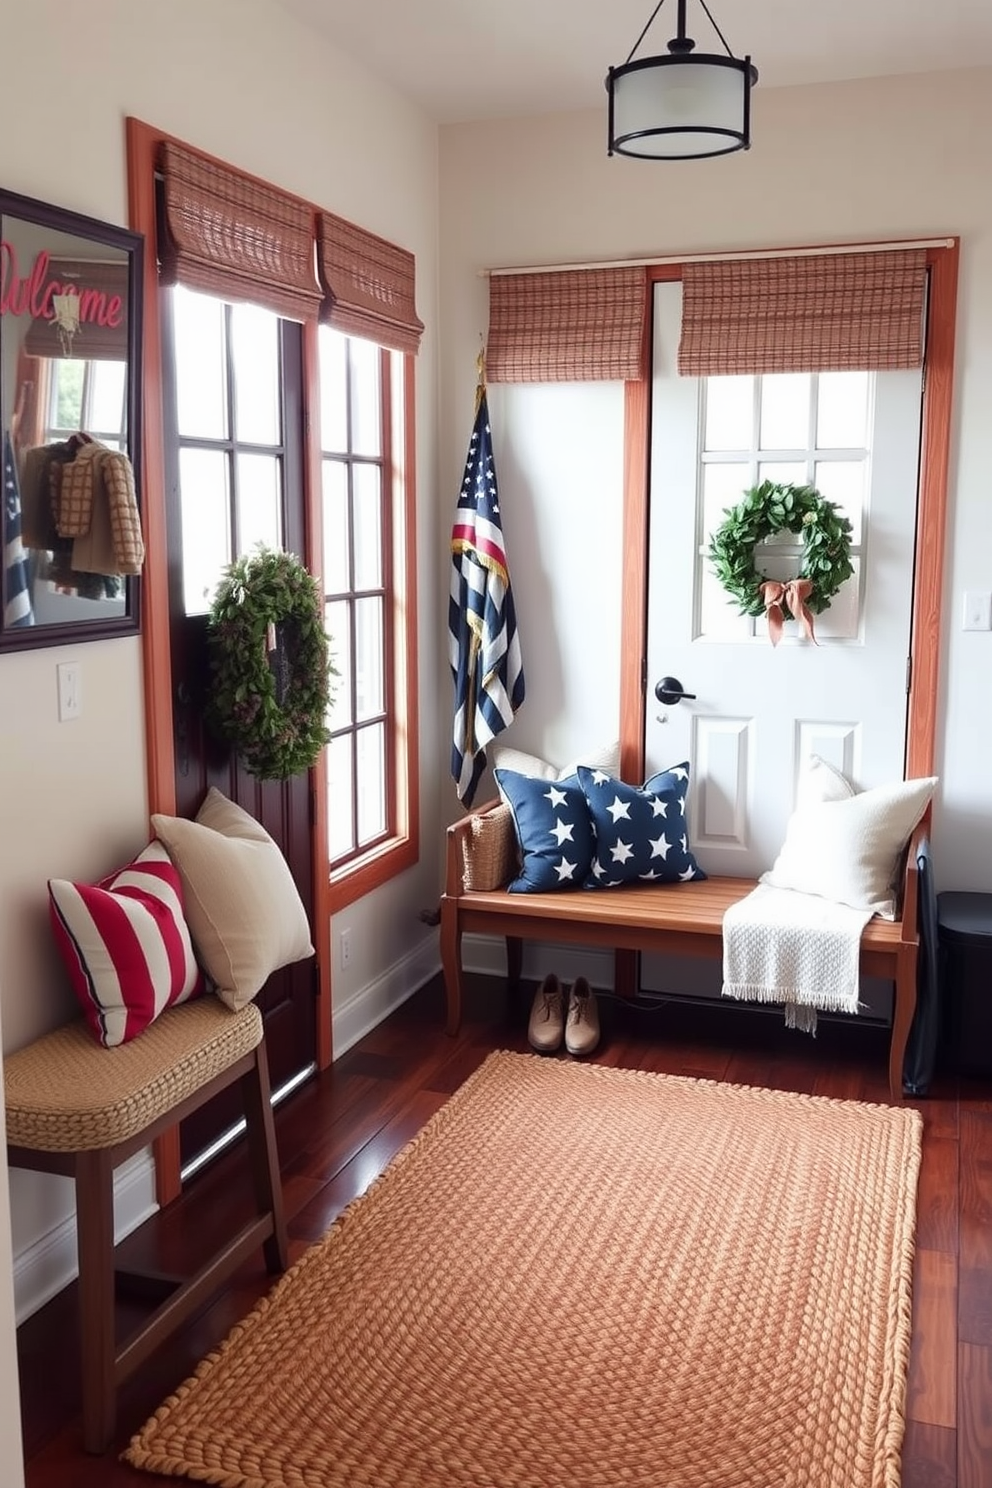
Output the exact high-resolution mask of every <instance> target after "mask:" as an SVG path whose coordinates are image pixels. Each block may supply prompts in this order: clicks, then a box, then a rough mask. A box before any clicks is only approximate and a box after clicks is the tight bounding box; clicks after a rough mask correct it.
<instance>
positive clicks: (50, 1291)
mask: <svg viewBox="0 0 992 1488" xmlns="http://www.w3.org/2000/svg"><path fill="white" fill-rule="evenodd" d="M33 1176H35V1177H36V1178H37V1179H38V1182H43V1181H44V1177H45V1175H44V1174H41V1173H39V1174H35V1175H33ZM157 1208H158V1202H157V1200H156V1198H155V1164H154V1161H153V1160H152V1154H151V1149H150V1148H144V1149H143V1150H142V1151H141V1152H136V1153H135V1155H134V1156H133V1157H132V1158H129V1159H128V1161H127V1162H126V1163H122V1164H121V1166H120V1167H119V1168H118V1169H117V1171H116V1173H115V1174H114V1233H115V1235H116V1238H117V1239H118V1240H123V1239H124V1236H125V1235H129V1234H130V1233H131V1231H132V1230H136V1229H137V1227H138V1225H139V1224H141V1223H142V1222H143V1221H144V1220H146V1219H147V1218H148V1216H149V1215H150V1214H154V1212H155V1210H156V1209H157ZM77 1269H78V1267H77V1265H76V1219H75V1215H70V1216H69V1217H68V1219H63V1220H62V1221H61V1223H60V1224H57V1225H56V1226H55V1228H54V1229H51V1230H47V1231H46V1232H45V1234H43V1235H39V1236H38V1238H37V1239H36V1240H33V1241H32V1242H31V1244H30V1245H28V1246H26V1247H25V1249H24V1250H22V1251H21V1252H20V1254H19V1255H16V1256H15V1257H14V1312H15V1317H16V1321H17V1323H18V1325H20V1324H21V1323H23V1322H24V1320H25V1318H29V1317H30V1316H31V1314H32V1313H34V1312H37V1311H38V1309H39V1307H43V1306H44V1305H45V1303H46V1302H48V1301H50V1300H51V1298H52V1297H54V1296H55V1294H56V1292H60V1291H61V1290H62V1288H63V1287H65V1286H68V1285H69V1282H70V1281H73V1280H74V1279H75V1276H76V1272H77Z"/></svg>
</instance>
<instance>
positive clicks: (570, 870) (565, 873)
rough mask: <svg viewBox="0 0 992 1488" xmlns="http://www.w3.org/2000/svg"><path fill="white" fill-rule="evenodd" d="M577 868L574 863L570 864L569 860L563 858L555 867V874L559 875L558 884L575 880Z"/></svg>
mask: <svg viewBox="0 0 992 1488" xmlns="http://www.w3.org/2000/svg"><path fill="white" fill-rule="evenodd" d="M575 868H576V865H575V864H574V863H570V862H569V861H568V859H567V858H562V860H561V862H560V863H558V864H556V866H555V872H556V873H557V875H558V882H559V883H564V882H565V881H566V879H569V878H574V877H575Z"/></svg>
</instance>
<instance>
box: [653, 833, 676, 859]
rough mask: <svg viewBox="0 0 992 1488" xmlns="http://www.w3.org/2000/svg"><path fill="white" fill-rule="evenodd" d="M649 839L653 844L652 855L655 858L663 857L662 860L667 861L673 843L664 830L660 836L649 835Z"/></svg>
mask: <svg viewBox="0 0 992 1488" xmlns="http://www.w3.org/2000/svg"><path fill="white" fill-rule="evenodd" d="M648 841H649V842H650V844H651V856H652V857H653V858H661V860H662V862H665V860H666V859H667V857H668V849H669V848H670V847H671V845H672V844H671V843H670V842H669V840H668V838H667V837H666V836H665V834H664V832H662V834H661V836H660V837H649V838H648Z"/></svg>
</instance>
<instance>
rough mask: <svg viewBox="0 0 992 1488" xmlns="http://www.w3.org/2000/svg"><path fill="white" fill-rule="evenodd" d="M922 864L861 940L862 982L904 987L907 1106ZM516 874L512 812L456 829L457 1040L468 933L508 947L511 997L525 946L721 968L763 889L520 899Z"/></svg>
mask: <svg viewBox="0 0 992 1488" xmlns="http://www.w3.org/2000/svg"><path fill="white" fill-rule="evenodd" d="M920 831H921V829H918V832H917V835H919V832H920ZM916 860H917V854H916V850H915V839H914V845H913V846H912V847H911V849H910V851H909V852H908V853H907V855H906V868H905V874H904V881H903V890H902V895H901V901H900V910H901V913H900V917H899V918H898V919H896V920H894V921H889V920H881V919H878V918H877V917H876V918H874V919H872V920H869V922H868V924H867V925H866V927H865V930H864V933H863V935H862V938H861V971H862V973H863V974H864V975H867V976H878V977H884V978H886V979H889V980H891V981H892V982H893V983H894V986H895V1003H894V1013H893V1019H892V1033H891V1038H890V1043H889V1093H890V1096H891V1099H892V1100H893V1101H894V1102H901V1100H902V1098H903V1087H902V1071H903V1061H904V1058H905V1053H906V1045H907V1042H908V1040H909V1033H910V1028H911V1027H912V1022H913V1013H914V1011H915V1008H916V963H917V955H918V950H919V930H918V928H917V867H916ZM516 865H517V844H516V835H515V831H514V826H513V816H512V813H511V811H510V809H509V807H507V806H505V805H503V804H502V803H500V802H498V801H492V802H489V803H488V804H487V805H485V806H482V807H480V808H479V809H478V811H476V812H474V813H472V814H471V815H469V816H465V817H462V818H461V819H460V820H459V821H457V822H455V823H454V824H453V825H452V826H450V827H449V828H448V833H447V853H446V865H445V887H444V893H443V895H442V898H441V964H442V969H443V972H444V985H445V994H446V999H447V1026H448V1032H449V1033H451V1034H454V1033H457V1031H458V1028H459V1027H460V1024H461V1009H462V937H463V936H464V935H465V934H466V933H475V934H482V935H499V936H503V937H504V938H505V940H506V950H507V977H508V980H509V983H510V986H511V989H512V988H516V986H517V985H518V984H519V982H520V976H521V970H522V962H523V942H524V941H525V940H548V941H559V942H563V943H565V944H575V945H587V946H595V947H599V948H601V949H604V948H605V949H611V950H614V951H620V952H636V951H656V952H666V953H669V954H672V955H683V956H708V957H715V958H719V957H722V955H723V916H724V914H725V912H726V910H727V909H728V908H729V907H730V905H731V904H734V903H736V902H737V901H738V900H740V899H743V898H744V897H745V895H747V894H749V893H750V892H751V890H752V889H753V888H754V887H755V880H753V879H745V878H727V877H714V878H708V879H705V880H703V881H697V882H692V883H679V884H666V885H663V886H656V885H652V884H636V885H632V886H630V887H622V888H612V889H603V890H596V889H593V890H586V891H583V890H578V891H574V892H566V893H547V894H510V893H508V892H507V890H506V885H507V884H508V883H509V882H510V880H511V878H512V877H513V875H514V873H515V872H516Z"/></svg>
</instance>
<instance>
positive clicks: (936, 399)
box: [620, 237, 960, 780]
mask: <svg viewBox="0 0 992 1488" xmlns="http://www.w3.org/2000/svg"><path fill="white" fill-rule="evenodd" d="M845 246H846V245H845ZM902 246H903V245H902V244H901V243H899V242H894V243H893V244H892V247H893V248H899V247H902ZM859 247H860V245H859V244H857V243H852V244H851V245H850V249H851V252H857V251H858V249H859ZM769 251H771V250H769ZM774 251H775V252H781V251H782V250H778V249H776V250H774ZM959 257H960V240H959V239H958V238H950V237H949V238H948V239H947V246H946V247H931V248H928V249H927V253H926V258H927V268H928V270H929V290H928V294H927V307H926V342H925V344H926V361H925V366H924V380H923V420H922V432H921V439H920V477H919V492H918V501H917V511H916V549H915V553H914V558H913V609H912V630H911V636H910V656H911V659H912V672H911V677H910V687H909V699H908V705H907V713H906V775H907V778H909V777H912V776H919V775H932V774H933V765H934V755H935V750H936V734H937V688H938V684H939V668H940V645H941V635H940V617H941V604H942V599H943V575H944V544H945V534H946V527H947V499H948V474H949V467H950V452H951V412H952V396H953V387H954V332H955V321H956V315H957V284H958V261H959ZM647 273H648V284H649V286H653V285H654V284H658V283H664V282H670V281H672V280H680V279H681V278H682V265H681V264H662V265H658V266H656V267H652V268H649V269H648V271H647ZM652 301H653V295H652V294H650V293H649V294H648V297H647V310H646V317H647V323H648V325H650V320H651V315H652ZM645 346H646V347H649V346H650V337H649V336H648V335H647V328H646V331H645ZM649 355H650V352H649V351H647V350H646V351H645V367H644V369H643V371H644V375H643V377H642V379H641V380H639V381H637V382H628V383H627V384H626V386H625V409H624V412H625V421H624V502H623V512H624V515H623V523H624V533H623V552H624V559H623V598H622V612H621V622H620V636H621V641H620V655H621V672H620V744H621V768H622V770H623V774H624V778H625V779H628V780H640V779H642V777H643V770H644V726H645V715H646V699H645V691H646V687H647V607H648V572H647V551H648V548H647V543H648V510H649V484H650V481H649V468H650V467H649V460H650V445H651V368H650V365H648V364H647V361H648V357H649Z"/></svg>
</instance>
